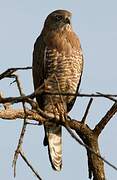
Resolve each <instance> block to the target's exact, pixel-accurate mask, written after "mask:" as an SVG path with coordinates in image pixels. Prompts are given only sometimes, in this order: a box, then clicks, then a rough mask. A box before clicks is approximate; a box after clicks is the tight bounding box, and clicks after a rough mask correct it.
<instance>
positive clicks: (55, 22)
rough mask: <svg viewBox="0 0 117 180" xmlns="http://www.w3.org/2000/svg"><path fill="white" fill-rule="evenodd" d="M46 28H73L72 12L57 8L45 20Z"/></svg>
mask: <svg viewBox="0 0 117 180" xmlns="http://www.w3.org/2000/svg"><path fill="white" fill-rule="evenodd" d="M44 28H47V29H49V30H57V29H59V30H60V29H64V28H68V29H70V28H71V13H70V12H69V11H67V10H56V11H54V12H52V13H51V14H49V15H48V16H47V18H46V20H45V23H44Z"/></svg>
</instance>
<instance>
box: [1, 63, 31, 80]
mask: <svg viewBox="0 0 117 180" xmlns="http://www.w3.org/2000/svg"><path fill="white" fill-rule="evenodd" d="M28 69H32V67H28V66H27V67H18V68H10V69H7V70H6V71H4V72H3V73H2V74H0V80H1V79H3V78H6V77H9V76H10V75H11V74H13V73H14V72H16V71H18V70H28Z"/></svg>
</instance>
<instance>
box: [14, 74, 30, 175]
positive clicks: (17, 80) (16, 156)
mask: <svg viewBox="0 0 117 180" xmlns="http://www.w3.org/2000/svg"><path fill="white" fill-rule="evenodd" d="M14 76H15V80H16V83H17V87H18V90H19V93H20V95H21V96H23V95H24V94H23V92H22V87H21V84H20V81H19V78H18V76H17V75H16V74H15V75H14ZM22 106H23V110H24V122H23V127H22V130H21V134H20V138H19V142H18V145H17V148H16V151H15V154H14V159H13V167H14V177H15V176H16V163H17V159H18V155H19V152H20V150H21V147H22V144H23V138H24V134H25V131H26V126H27V124H26V106H25V102H24V101H22Z"/></svg>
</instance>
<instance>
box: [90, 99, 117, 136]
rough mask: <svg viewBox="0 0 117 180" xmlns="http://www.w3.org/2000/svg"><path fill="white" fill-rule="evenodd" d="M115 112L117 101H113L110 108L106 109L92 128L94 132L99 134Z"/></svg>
mask: <svg viewBox="0 0 117 180" xmlns="http://www.w3.org/2000/svg"><path fill="white" fill-rule="evenodd" d="M116 112H117V102H115V103H114V104H113V105H112V106H111V108H110V109H109V110H108V111H107V113H106V114H105V116H104V117H103V118H102V119H101V120H100V121H99V123H98V124H97V125H96V126H95V128H94V130H93V131H94V133H95V134H96V135H97V136H99V135H100V133H101V132H102V130H103V129H104V128H105V126H106V125H107V123H108V122H109V121H110V120H111V118H112V117H113V116H114V115H115V113H116Z"/></svg>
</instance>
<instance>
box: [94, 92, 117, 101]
mask: <svg viewBox="0 0 117 180" xmlns="http://www.w3.org/2000/svg"><path fill="white" fill-rule="evenodd" d="M96 93H97V94H98V95H101V96H103V97H105V98H107V99H110V100H112V101H114V102H117V99H115V98H113V97H116V96H112V95H107V94H102V93H99V92H96Z"/></svg>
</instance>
